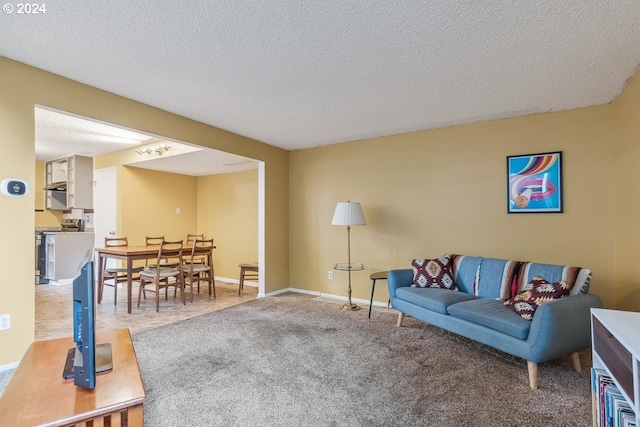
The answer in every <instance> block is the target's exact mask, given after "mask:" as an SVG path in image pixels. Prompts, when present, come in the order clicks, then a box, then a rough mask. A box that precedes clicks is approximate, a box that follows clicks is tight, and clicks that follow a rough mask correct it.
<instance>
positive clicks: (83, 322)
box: [63, 249, 112, 389]
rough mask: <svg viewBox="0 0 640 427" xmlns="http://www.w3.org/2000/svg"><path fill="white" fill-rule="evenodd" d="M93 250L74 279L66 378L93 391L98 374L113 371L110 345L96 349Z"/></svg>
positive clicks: (86, 256) (101, 345)
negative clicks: (70, 344)
mask: <svg viewBox="0 0 640 427" xmlns="http://www.w3.org/2000/svg"><path fill="white" fill-rule="evenodd" d="M92 256H93V249H90V250H89V251H88V252H87V254H86V255H85V257H84V259H83V261H82V263H81V265H80V268H79V270H78V272H77V273H76V276H75V278H74V279H73V317H72V321H73V341H74V342H75V343H76V346H75V347H73V348H71V349H69V352H68V353H67V359H66V363H65V368H64V372H63V376H64V378H65V379H71V378H73V382H74V384H75V385H77V386H80V387H84V388H89V389H92V388H94V387H95V386H96V374H97V373H99V372H104V371H108V370H110V369H111V366H112V365H111V344H110V343H105V344H100V345H99V346H96V335H95V333H96V326H95V319H96V304H95V295H94V284H93V278H94V272H93V269H94V264H93V261H92V260H91V258H92Z"/></svg>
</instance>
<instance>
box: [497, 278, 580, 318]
mask: <svg viewBox="0 0 640 427" xmlns="http://www.w3.org/2000/svg"><path fill="white" fill-rule="evenodd" d="M570 290H571V284H569V283H568V282H567V281H566V280H561V281H559V282H555V283H549V282H547V281H546V280H544V279H543V278H542V277H540V276H535V277H534V278H533V279H531V282H529V283H528V284H526V285H525V286H524V287H523V288H522V293H520V294H518V295H516V296H514V297H513V298H511V299H508V300H507V301H505V302H504V305H505V306H506V307H507V308H508V309H510V310H513V311H515V312H516V313H518V314H519V315H520V317H522V318H523V319H525V320H532V319H533V315H534V314H535V312H536V310H537V309H538V307H540V306H541V305H542V304H545V303H547V302H550V301H553V300H555V299H558V298H562V297H563V296H565V295H569V291H570Z"/></svg>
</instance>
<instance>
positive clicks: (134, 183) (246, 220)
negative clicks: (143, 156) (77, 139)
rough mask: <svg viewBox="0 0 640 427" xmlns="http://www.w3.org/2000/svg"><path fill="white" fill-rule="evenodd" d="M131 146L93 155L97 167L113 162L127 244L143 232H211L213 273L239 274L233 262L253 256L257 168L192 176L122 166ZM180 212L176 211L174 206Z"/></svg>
mask: <svg viewBox="0 0 640 427" xmlns="http://www.w3.org/2000/svg"><path fill="white" fill-rule="evenodd" d="M132 153H135V150H134V149H129V150H121V151H117V152H114V153H109V154H106V155H102V156H98V157H96V159H95V164H96V168H98V169H101V168H107V167H115V168H116V174H117V182H118V183H117V187H118V194H119V196H118V199H117V216H118V226H117V232H118V234H119V235H123V236H127V237H128V238H129V243H130V244H132V245H135V244H143V243H144V240H145V236H165V238H167V239H168V240H179V239H186V237H187V234H200V233H203V234H204V235H205V237H206V238H214V244H215V245H216V246H217V250H216V251H215V253H214V269H215V275H216V276H218V277H224V278H232V279H233V278H235V279H238V278H239V277H238V276H239V272H240V270H239V268H238V264H239V263H241V262H247V261H257V260H258V171H257V170H254V171H248V172H238V173H228V174H220V175H211V176H204V177H197V178H196V177H191V176H185V175H178V174H172V173H166V172H158V171H150V170H146V169H140V168H136V167H132V166H122V163H126V162H129V161H132V160H135V159H136V157H137V156H138V155H137V154H132ZM177 207H179V208H180V212H181V213H180V214H176V208H177Z"/></svg>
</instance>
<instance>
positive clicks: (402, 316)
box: [396, 313, 404, 328]
mask: <svg viewBox="0 0 640 427" xmlns="http://www.w3.org/2000/svg"><path fill="white" fill-rule="evenodd" d="M402 319H404V313H398V323H396V327H397V328H399V327H400V326H402Z"/></svg>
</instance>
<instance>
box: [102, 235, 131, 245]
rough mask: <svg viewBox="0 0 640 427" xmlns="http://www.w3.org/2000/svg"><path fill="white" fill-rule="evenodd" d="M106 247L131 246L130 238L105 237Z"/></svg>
mask: <svg viewBox="0 0 640 427" xmlns="http://www.w3.org/2000/svg"><path fill="white" fill-rule="evenodd" d="M104 246H105V247H117V246H129V240H128V239H127V238H126V237H105V238H104Z"/></svg>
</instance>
